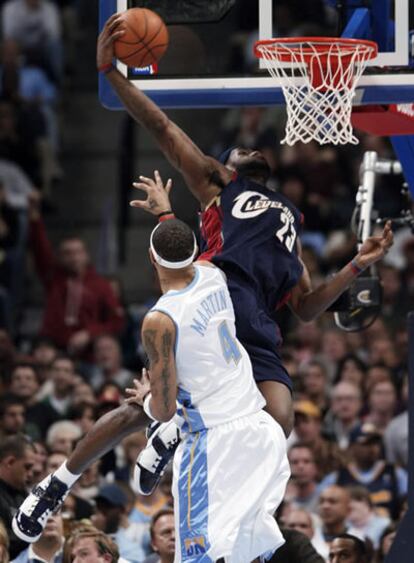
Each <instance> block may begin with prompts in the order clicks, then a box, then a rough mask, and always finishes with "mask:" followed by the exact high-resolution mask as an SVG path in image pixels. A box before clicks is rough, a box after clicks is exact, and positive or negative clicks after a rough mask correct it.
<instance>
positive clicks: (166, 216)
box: [158, 209, 175, 223]
mask: <svg viewBox="0 0 414 563" xmlns="http://www.w3.org/2000/svg"><path fill="white" fill-rule="evenodd" d="M169 219H175V215H174V213H173V211H172V210H171V209H170V210H169V211H163V212H162V213H160V214H159V215H158V222H159V223H162V222H163V221H168V220H169Z"/></svg>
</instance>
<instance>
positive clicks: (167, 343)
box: [161, 330, 172, 410]
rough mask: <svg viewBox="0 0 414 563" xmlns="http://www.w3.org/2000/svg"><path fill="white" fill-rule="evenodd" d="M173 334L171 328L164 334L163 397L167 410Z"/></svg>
mask: <svg viewBox="0 0 414 563" xmlns="http://www.w3.org/2000/svg"><path fill="white" fill-rule="evenodd" d="M171 344H172V335H171V332H170V331H169V330H166V331H165V332H164V334H163V335H162V364H163V365H162V372H161V380H162V398H163V403H164V408H165V410H168V409H169V406H170V396H169V393H170V368H169V362H170V353H171Z"/></svg>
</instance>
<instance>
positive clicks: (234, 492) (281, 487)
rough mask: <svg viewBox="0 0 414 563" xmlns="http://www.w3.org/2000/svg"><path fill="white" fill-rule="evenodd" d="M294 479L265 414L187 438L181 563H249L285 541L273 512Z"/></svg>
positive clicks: (180, 494) (181, 457)
mask: <svg viewBox="0 0 414 563" xmlns="http://www.w3.org/2000/svg"><path fill="white" fill-rule="evenodd" d="M289 476H290V470H289V463H288V460H287V455H286V438H285V435H284V433H283V431H282V428H281V427H280V425H279V424H278V423H277V422H275V421H274V420H273V418H271V416H270V415H268V414H267V413H265V412H264V411H260V412H258V413H255V414H253V415H250V416H246V417H243V418H239V419H236V420H234V421H231V422H228V423H226V424H221V425H219V426H215V427H213V428H210V429H208V430H202V431H201V432H196V433H189V434H186V435H184V436H183V440H182V442H181V443H180V445H179V447H178V449H177V452H176V454H175V457H174V480H173V494H174V505H175V526H176V548H175V560H174V561H175V563H179V562H181V561H182V562H185V563H195V562H197V563H199V562H200V563H207V562H215V561H216V560H217V559H219V558H221V557H224V558H225V561H226V563H248V562H250V561H253V559H255V558H256V557H258V556H260V555H263V554H265V553H267V552H269V551H274V550H276V549H278V548H279V547H280V546H281V545H282V544H283V543H284V539H283V536H282V534H281V532H280V530H279V527H278V525H277V523H276V521H275V519H274V517H273V514H274V512H275V510H276V508H277V507H278V506H279V504H280V502H281V501H282V499H283V496H284V493H285V488H286V484H287V481H288V479H289Z"/></svg>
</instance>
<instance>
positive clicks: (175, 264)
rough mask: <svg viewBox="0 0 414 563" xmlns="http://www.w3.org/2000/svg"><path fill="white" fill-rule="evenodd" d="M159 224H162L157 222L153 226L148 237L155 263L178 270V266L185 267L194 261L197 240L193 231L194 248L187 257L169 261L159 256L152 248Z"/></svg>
mask: <svg viewBox="0 0 414 563" xmlns="http://www.w3.org/2000/svg"><path fill="white" fill-rule="evenodd" d="M160 225H162V223H159V224H158V225H157V226H156V227H155V229H154V230H153V231H152V233H151V238H150V248H151V252H152V254H153V256H154V259H155V261H156V262H157V264H159V265H160V266H163V267H164V268H170V269H171V270H179V269H180V268H186V267H187V266H190V264H192V263H193V262H194V258H195V257H196V254H197V251H198V248H197V241H196V238H195V235H194V233H193V240H194V249H193V252H192V254H191V256H190V257H189V258H186V259H185V260H181V262H170V261H169V260H165V259H164V258H161V256H160V255H159V254H158V252H157V251H156V250H155V248H154V243H153V238H154V233H155V231H156V230H157V229H158V227H159V226H160Z"/></svg>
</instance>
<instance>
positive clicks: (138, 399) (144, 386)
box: [125, 368, 151, 407]
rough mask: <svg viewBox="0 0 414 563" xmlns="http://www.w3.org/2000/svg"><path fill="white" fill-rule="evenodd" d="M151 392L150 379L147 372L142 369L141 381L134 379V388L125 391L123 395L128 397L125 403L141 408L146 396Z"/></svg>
mask: <svg viewBox="0 0 414 563" xmlns="http://www.w3.org/2000/svg"><path fill="white" fill-rule="evenodd" d="M150 391H151V385H150V378H149V374H148V371H147V370H146V369H145V368H143V370H142V377H141V381H140V380H139V379H134V387H133V388H128V389H125V393H127V394H128V395H129V397H128V398H127V399H125V402H126V403H129V404H136V405H139V406H140V407H142V405H143V404H144V399H145V397H146V395H148V393H149V392H150Z"/></svg>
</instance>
